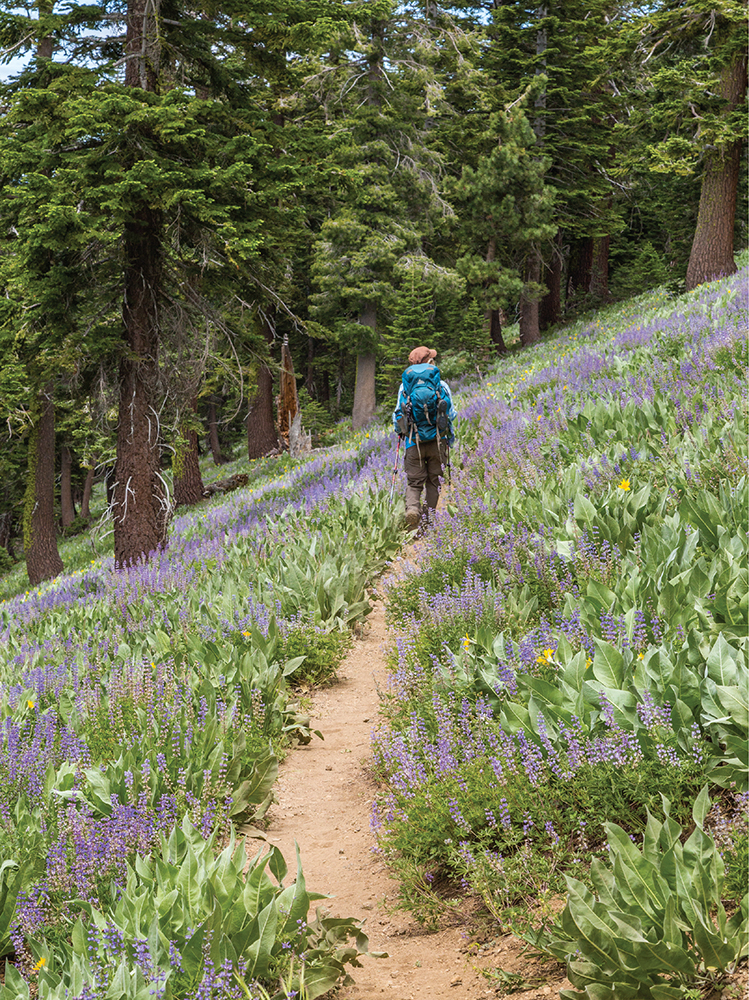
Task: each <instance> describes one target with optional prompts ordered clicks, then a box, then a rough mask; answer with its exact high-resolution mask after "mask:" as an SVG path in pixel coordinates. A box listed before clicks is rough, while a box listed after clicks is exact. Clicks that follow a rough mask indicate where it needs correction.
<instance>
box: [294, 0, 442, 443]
mask: <svg viewBox="0 0 749 1000" xmlns="http://www.w3.org/2000/svg"><path fill="white" fill-rule="evenodd" d="M360 11H361V14H362V15H363V19H362V21H361V23H358V22H355V23H354V25H353V27H352V29H351V31H350V33H348V34H347V35H342V36H341V38H340V41H339V43H338V45H337V47H336V51H335V56H334V59H333V67H332V71H331V73H330V74H329V75H328V76H327V77H326V78H325V87H326V95H325V97H324V99H323V100H322V101H321V104H322V105H323V106H324V107H325V108H326V109H327V111H328V114H329V115H330V117H331V120H332V121H335V123H336V125H337V128H338V131H337V137H336V148H335V149H334V152H333V154H332V158H333V160H334V162H335V163H336V164H337V165H338V166H339V169H340V170H342V171H344V172H345V173H344V177H345V183H346V184H347V188H345V189H343V190H341V191H340V194H339V196H338V197H337V198H336V199H335V204H334V206H333V208H332V211H331V214H330V217H329V218H328V219H326V220H325V222H324V223H323V224H322V226H321V230H320V235H319V239H318V242H317V245H316V253H315V259H314V263H313V267H312V276H313V280H314V283H315V292H314V294H313V295H312V298H311V307H312V308H311V311H312V315H313V317H314V318H315V320H317V321H318V322H319V323H320V324H321V325H322V326H323V328H326V329H327V330H328V331H329V334H330V335H332V336H333V337H334V338H336V339H337V340H338V342H339V343H340V344H341V345H342V346H343V347H344V348H345V349H347V350H349V351H351V352H352V353H354V354H355V355H356V359H357V364H356V384H355V388H354V407H353V417H352V419H353V424H354V427H361V426H363V425H364V424H365V423H367V422H368V421H369V420H370V419H371V418H372V416H373V414H374V410H375V405H376V395H375V372H376V359H377V351H378V347H379V344H380V340H381V337H382V333H383V330H384V328H385V326H386V322H387V315H388V312H389V310H390V308H391V307H392V305H393V302H394V299H395V290H396V288H397V285H398V283H399V280H400V278H399V274H400V273H402V272H403V269H404V266H405V262H406V261H407V260H408V259H410V258H411V257H414V256H415V255H419V254H422V253H423V252H424V251H423V238H424V234H425V231H426V230H427V228H428V226H429V215H430V213H431V212H436V213H438V214H439V213H441V212H443V211H449V209H448V207H447V205H446V203H445V202H444V199H442V198H441V196H440V193H439V185H438V182H437V176H438V174H439V171H440V162H439V157H438V156H436V155H435V154H434V152H433V151H431V150H430V149H429V147H428V144H427V143H426V141H425V137H424V132H425V119H426V110H427V108H426V101H425V96H426V95H428V92H429V86H430V81H431V76H430V74H429V72H428V68H426V67H424V66H423V65H422V64H421V63H418V60H417V59H416V58H415V54H414V53H413V52H410V51H408V50H407V49H406V47H405V46H406V44H407V43H408V42H409V41H410V40H412V36H411V34H410V31H411V26H412V24H413V21H412V17H411V11H410V10H409V9H404V10H400V11H399V10H398V9H397V5H396V4H394V3H391V2H386V0H377V2H376V3H370V4H362V5H360ZM364 17H366V20H364ZM333 89H334V90H335V91H336V92H338V93H343V94H344V95H345V101H343V102H336V101H335V100H334V99H333V98H332V97H331V95H330V91H331V90H333ZM332 121H331V123H332Z"/></svg>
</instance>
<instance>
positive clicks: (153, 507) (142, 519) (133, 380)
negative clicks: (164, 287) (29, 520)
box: [112, 208, 169, 566]
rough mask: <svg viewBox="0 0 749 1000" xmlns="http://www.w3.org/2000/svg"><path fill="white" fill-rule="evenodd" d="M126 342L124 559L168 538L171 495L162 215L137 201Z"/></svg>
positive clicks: (118, 508)
mask: <svg viewBox="0 0 749 1000" xmlns="http://www.w3.org/2000/svg"><path fill="white" fill-rule="evenodd" d="M124 249H125V301H124V305H123V310H122V313H123V320H124V341H125V350H124V353H123V357H122V360H121V362H120V379H119V380H120V403H119V423H118V427H117V462H116V465H115V482H114V489H113V498H112V520H113V523H114V558H115V562H116V563H117V564H118V565H119V566H128V565H131V564H132V563H135V562H138V561H139V560H140V559H148V557H149V555H150V554H151V553H152V552H154V551H156V550H157V549H159V548H160V547H161V546H162V545H163V544H164V541H165V540H166V528H167V521H168V513H169V501H168V497H167V494H166V490H165V488H164V482H163V479H162V477H161V472H160V457H161V452H160V447H159V418H158V411H157V408H156V406H154V402H155V401H156V396H157V387H158V379H159V361H158V348H159V309H158V295H159V289H160V286H161V218H160V215H159V213H158V212H156V211H154V210H153V209H151V208H142V209H140V211H139V212H138V213H136V214H135V217H134V218H133V219H132V220H131V221H129V222H128V223H126V225H125V239H124Z"/></svg>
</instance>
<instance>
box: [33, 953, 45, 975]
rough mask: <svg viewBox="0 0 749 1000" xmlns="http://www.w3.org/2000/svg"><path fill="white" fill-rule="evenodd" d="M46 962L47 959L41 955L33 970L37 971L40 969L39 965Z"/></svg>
mask: <svg viewBox="0 0 749 1000" xmlns="http://www.w3.org/2000/svg"><path fill="white" fill-rule="evenodd" d="M46 964H47V959H46V958H44V956H42V957H41V958H40V959H39V961H38V962H37V963H36V965H35V966H34V972H38V971H39V970H40V969H41V967H42V966H43V965H46Z"/></svg>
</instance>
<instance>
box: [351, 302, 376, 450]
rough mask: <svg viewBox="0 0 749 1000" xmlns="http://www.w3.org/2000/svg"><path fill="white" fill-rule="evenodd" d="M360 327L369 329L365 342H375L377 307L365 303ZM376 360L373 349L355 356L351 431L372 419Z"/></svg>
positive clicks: (374, 406) (361, 351)
mask: <svg viewBox="0 0 749 1000" xmlns="http://www.w3.org/2000/svg"><path fill="white" fill-rule="evenodd" d="M359 323H360V325H361V326H366V327H369V329H370V330H371V331H372V333H371V336H369V337H367V338H366V340H367V341H368V342H369V343H370V344H371V343H373V342H376V340H377V307H376V306H375V304H374V302H367V303H366V305H365V306H364V309H362V312H361V314H360V316H359ZM376 362H377V358H376V355H375V352H374V349H372V348H370V349H369V350H360V351H359V353H358V354H357V356H356V383H355V385H354V408H353V412H352V414H351V423H352V426H353V429H354V430H355V431H356V430H359V429H360V428H362V427H364V426H365V425H366V424H368V423H369V422H370V420H371V419H372V418H373V417H374V414H375V408H376V406H377V398H376V395H375V369H376Z"/></svg>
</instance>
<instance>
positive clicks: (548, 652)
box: [536, 649, 554, 663]
mask: <svg viewBox="0 0 749 1000" xmlns="http://www.w3.org/2000/svg"><path fill="white" fill-rule="evenodd" d="M553 659H554V650H553V649H545V650H544V651H543V653H541V655H540V656H538V657H536V663H551V661H552V660H553Z"/></svg>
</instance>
